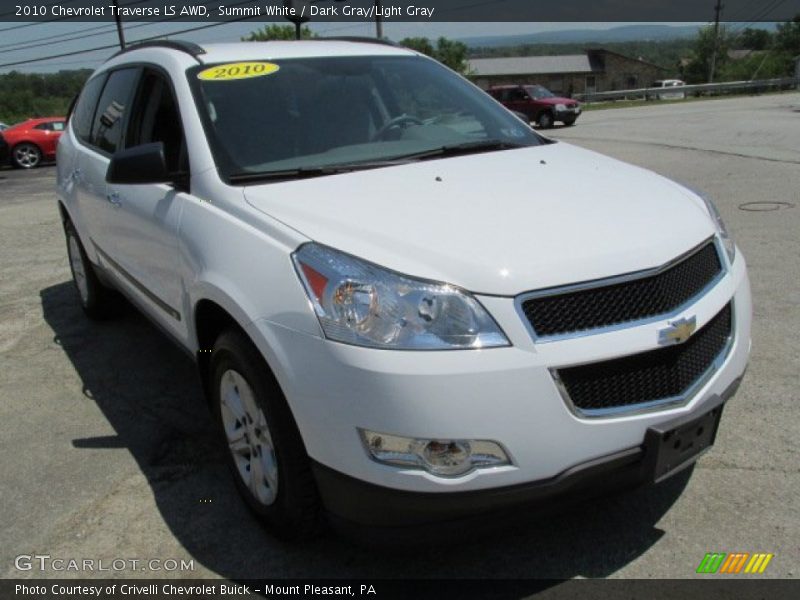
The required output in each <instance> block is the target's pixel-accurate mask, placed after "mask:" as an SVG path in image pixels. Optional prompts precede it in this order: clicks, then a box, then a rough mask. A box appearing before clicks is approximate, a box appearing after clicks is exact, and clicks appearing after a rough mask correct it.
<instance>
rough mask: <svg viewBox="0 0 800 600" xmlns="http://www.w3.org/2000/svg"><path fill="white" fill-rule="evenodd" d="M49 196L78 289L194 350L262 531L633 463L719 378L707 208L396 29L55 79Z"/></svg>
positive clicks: (503, 492) (728, 292)
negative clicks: (568, 138)
mask: <svg viewBox="0 0 800 600" xmlns="http://www.w3.org/2000/svg"><path fill="white" fill-rule="evenodd" d="M57 192H58V202H59V208H60V211H61V215H62V217H63V221H64V229H65V232H66V237H67V249H68V252H69V260H70V265H71V267H72V272H73V276H74V280H75V284H76V286H77V289H78V292H79V296H80V301H81V303H82V305H83V308H84V310H85V311H86V313H87V314H88V315H89V316H90V317H100V316H103V315H107V314H108V312H109V308H110V306H109V305H113V303H114V296H113V295H111V294H109V289H110V288H114V289H116V290H118V291H119V292H122V293H123V294H124V295H125V296H127V297H128V298H129V299H130V300H131V301H132V302H133V303H134V304H136V305H137V306H138V307H139V308H140V309H141V310H142V311H143V312H144V313H146V314H147V315H148V316H149V317H150V318H151V319H152V320H153V321H155V322H156V323H157V324H158V325H159V326H160V327H161V329H163V330H164V331H165V332H166V333H167V334H169V335H170V336H171V337H172V338H174V340H175V341H176V342H177V343H178V344H179V345H180V346H181V347H182V348H184V349H185V350H186V351H187V352H189V353H190V354H191V355H192V356H193V357H194V358H195V360H196V362H197V364H198V367H199V371H200V376H201V377H202V381H203V383H204V386H205V390H206V392H207V396H208V399H209V401H210V403H211V406H212V410H213V412H214V413H215V415H216V416H217V417H218V420H219V424H220V433H221V437H222V439H224V441H225V444H226V447H227V448H229V450H230V451H229V452H228V455H229V457H230V465H231V467H232V470H233V473H234V479H235V480H236V483H237V485H238V487H239V489H240V490H241V493H242V494H243V496H244V498H245V499H246V501H247V502H248V504H249V505H250V506H251V507H252V509H253V510H254V511H255V512H256V513H258V514H259V515H260V516H261V517H263V519H264V520H265V521H267V522H268V523H269V524H270V525H271V526H272V527H273V529H274V531H276V532H277V533H278V534H280V535H283V536H287V537H291V536H297V535H307V534H310V533H312V532H313V531H315V530H316V529H317V527H318V526H319V525H320V524H321V523H322V521H323V518H324V517H327V518H331V517H333V518H335V521H336V523H338V524H344V525H348V524H350V525H353V524H360V525H362V526H363V525H367V526H370V527H372V528H374V527H379V526H383V525H391V524H398V523H400V524H425V523H429V522H432V521H440V520H457V519H461V518H465V517H468V516H471V515H475V514H482V513H488V512H494V511H506V510H508V509H510V508H511V507H514V506H518V505H527V504H529V503H531V502H534V501H537V502H543V501H545V500H557V501H558V500H560V499H561V498H562V497H563V496H564V494H568V493H575V492H580V494H581V495H582V496H586V495H588V494H590V493H593V492H594V491H596V490H599V489H601V488H603V489H607V488H618V487H621V486H627V485H631V484H637V483H643V482H652V481H659V480H661V479H663V478H665V477H667V476H669V475H671V474H673V473H675V472H677V471H678V470H680V469H682V468H684V467H686V466H688V465H690V464H692V463H693V462H694V461H695V460H696V459H697V457H698V456H699V455H700V454H701V453H702V452H703V451H704V450H706V449H707V448H708V447H710V446H711V444H712V443H713V442H714V437H715V434H716V431H717V426H718V423H719V418H720V414H721V410H722V405H723V403H724V402H725V401H726V400H727V399H728V398H729V397H730V396H731V395H732V394H733V392H734V391H735V389H736V386H737V385H738V382H739V380H740V379H741V377H742V375H743V373H744V371H745V366H746V363H747V359H748V354H749V349H750V320H751V299H750V289H749V283H748V279H747V274H746V270H745V261H744V258H743V257H742V255H741V253H740V252H738V251H737V250H736V247H735V246H734V244H733V242H732V241H731V239H730V237H729V236H728V233H727V232H726V230H725V227H724V226H723V224H722V221H721V220H720V217H719V215H718V213H717V212H716V210H715V208H714V206H713V205H712V203H711V202H710V201H709V200H707V199H705V198H703V197H702V196H700V195H698V194H696V193H694V192H692V191H689V190H687V189H686V188H684V187H681V186H680V185H677V184H676V183H673V182H672V181H669V180H667V179H664V178H663V177H660V176H658V175H656V174H654V173H651V172H648V171H645V170H643V169H640V168H637V167H633V166H630V165H627V164H624V163H621V162H618V161H616V160H612V159H610V158H606V157H604V156H601V155H599V154H595V153H593V152H589V151H587V150H582V149H579V148H576V147H573V146H570V145H568V144H565V143H555V142H553V141H551V140H548V139H545V138H543V137H541V136H539V135H538V134H536V133H535V132H534V131H533V130H532V129H530V128H529V127H528V126H526V125H525V124H523V123H522V122H521V121H520V120H519V119H518V118H516V117H515V116H514V115H513V114H511V113H510V112H508V111H507V110H506V109H505V108H503V107H502V106H501V105H500V104H498V103H497V102H495V101H494V100H493V99H492V98H490V97H489V96H488V95H486V94H485V93H483V92H482V91H481V90H480V89H478V88H477V87H474V86H473V85H471V84H470V83H469V82H467V81H466V80H464V79H463V78H461V77H459V76H458V75H456V74H455V73H453V72H451V71H449V70H448V69H446V68H444V67H442V66H441V65H439V64H438V63H437V62H435V61H433V60H431V59H428V58H426V57H424V56H422V55H420V54H417V53H415V52H412V51H410V50H407V49H403V48H399V47H396V46H393V45H389V44H384V43H376V42H372V43H370V42H366V41H360V42H359V41H353V40H341V39H340V40H318V41H304V42H267V43H238V44H225V45H209V46H205V47H202V48H201V47H199V46H196V45H194V44H189V43H180V42H161V43H155V44H149V45H146V46H137V47H133V48H131V49H129V50H127V51H124V52H122V53H120V54H118V55H116V56H115V57H113V58H111V59H110V60H109V61H108V62H106V63H105V64H104V65H103V66H102V67H100V68H99V69H98V70H97V71H96V72H95V73H94V74H93V75H92V77H91V78H90V79H89V81H88V83H87V84H86V87H85V88H84V90H83V92H82V93H81V95H80V98H79V99H78V101H77V104H76V106H75V107H74V110H73V111H72V114H71V117H70V119H69V125H68V128H67V131H66V132H65V134H64V135H63V136H62V138H61V142H60V145H59V148H58V187H57Z"/></svg>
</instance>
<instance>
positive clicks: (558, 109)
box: [556, 104, 567, 112]
mask: <svg viewBox="0 0 800 600" xmlns="http://www.w3.org/2000/svg"><path fill="white" fill-rule="evenodd" d="M566 110H567V105H566V104H556V112H564V111H566Z"/></svg>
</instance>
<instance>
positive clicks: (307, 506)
mask: <svg viewBox="0 0 800 600" xmlns="http://www.w3.org/2000/svg"><path fill="white" fill-rule="evenodd" d="M210 373H211V381H210V389H211V393H212V400H213V403H214V409H215V412H216V416H217V418H218V422H219V425H220V428H221V430H222V432H221V433H222V434H223V440H224V443H225V445H226V447H227V452H226V454H227V459H228V464H229V466H230V468H231V471H232V472H233V477H234V480H235V481H236V487H237V488H238V489H239V492H240V493H241V495H242V496H243V498H244V500H245V501H246V502H247V505H248V506H249V507H250V509H251V510H252V511H253V512H254V513H255V514H256V515H257V516H258V517H259V518H260V519H261V520H262V521H263V522H264V523H266V524H267V526H268V527H269V528H270V529H271V530H272V531H273V532H274V533H275V534H276V535H278V536H279V537H281V538H284V539H298V538H303V539H305V538H309V537H313V536H314V535H315V534H316V533H318V531H319V529H320V526H321V523H322V516H321V515H322V511H321V503H320V500H319V495H318V493H317V488H316V484H315V482H314V477H313V474H312V473H311V465H310V459H309V458H308V455H307V454H306V450H305V446H304V444H303V441H302V439H301V437H300V432H299V431H298V429H297V424H296V423H295V421H294V417H293V416H292V414H291V411H290V409H289V406H288V405H287V403H286V400H285V398H284V397H283V394H282V392H281V390H280V387H279V386H278V383H277V382H276V381H275V379H274V378H273V377H272V376H271V374H270V373H269V369H268V367H267V365H266V364H265V362H264V359H263V358H262V356H261V354H260V353H259V351H258V350H257V349H256V348H255V346H254V345H253V343H252V342H251V341H250V340H249V339H248V338H247V337H245V336H244V335H243V334H242V333H240V332H239V331H238V330H235V329H231V330H228V331H226V332H225V333H223V334H222V335H220V337H219V338H218V339H217V341H216V343H215V344H214V348H213V351H212V353H211V369H210Z"/></svg>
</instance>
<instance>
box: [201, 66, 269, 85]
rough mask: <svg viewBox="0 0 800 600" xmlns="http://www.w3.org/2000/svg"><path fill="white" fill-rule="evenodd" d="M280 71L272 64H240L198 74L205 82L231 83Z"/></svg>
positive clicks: (211, 68) (210, 68) (217, 67)
mask: <svg viewBox="0 0 800 600" xmlns="http://www.w3.org/2000/svg"><path fill="white" fill-rule="evenodd" d="M279 69H280V66H278V65H276V64H275V63H270V62H238V63H229V64H226V65H217V66H216V67H209V68H208V69H203V70H202V71H200V72H199V73H198V74H197V78H198V79H202V80H203V81H231V80H233V79H249V78H250V77H264V76H265V75H272V74H273V73H277V72H278V70H279Z"/></svg>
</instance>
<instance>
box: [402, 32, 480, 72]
mask: <svg viewBox="0 0 800 600" xmlns="http://www.w3.org/2000/svg"><path fill="white" fill-rule="evenodd" d="M400 45H401V46H405V47H406V48H411V49H412V50H416V51H417V52H421V53H422V54H426V55H427V56H430V57H431V58H435V59H436V60H438V61H439V62H440V63H442V64H443V65H445V66H448V67H450V68H451V69H453V70H454V71H456V72H458V73H461V74H462V75H467V74H468V71H469V63H468V58H469V48H467V45H466V44H464V43H462V42H459V41H456V40H450V39H447V38H446V37H440V38H439V39H438V40H436V46H435V47H434V45H433V43H431V41H430V40H429V39H428V38H424V37H413V38H405V39H403V40H400Z"/></svg>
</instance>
